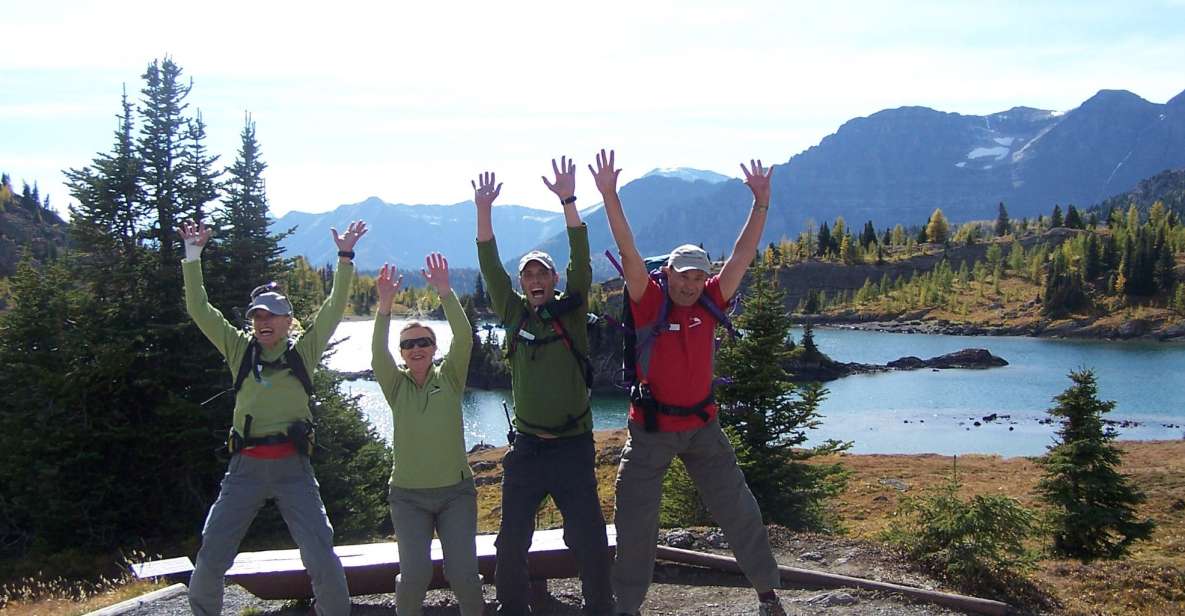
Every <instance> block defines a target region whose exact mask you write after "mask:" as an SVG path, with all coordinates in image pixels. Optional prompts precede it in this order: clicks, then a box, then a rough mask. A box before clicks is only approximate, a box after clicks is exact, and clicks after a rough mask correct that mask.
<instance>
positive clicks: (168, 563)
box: [132, 556, 193, 584]
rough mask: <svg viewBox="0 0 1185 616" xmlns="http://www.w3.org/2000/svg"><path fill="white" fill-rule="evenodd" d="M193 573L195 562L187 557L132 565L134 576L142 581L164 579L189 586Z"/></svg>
mask: <svg viewBox="0 0 1185 616" xmlns="http://www.w3.org/2000/svg"><path fill="white" fill-rule="evenodd" d="M191 573H193V561H191V560H189V558H188V557H185V556H182V557H179V558H167V559H165V560H154V561H149V562H146V563H136V564H133V565H132V574H133V575H135V576H136V577H137V578H140V579H141V580H146V579H151V578H164V579H166V580H169V581H170V582H182V583H186V584H188V583H189V574H191Z"/></svg>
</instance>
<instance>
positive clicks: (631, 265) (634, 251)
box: [588, 150, 650, 302]
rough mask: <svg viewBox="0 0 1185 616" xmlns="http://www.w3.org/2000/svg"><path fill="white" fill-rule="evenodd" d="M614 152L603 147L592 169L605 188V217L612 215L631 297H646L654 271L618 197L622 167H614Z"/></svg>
mask: <svg viewBox="0 0 1185 616" xmlns="http://www.w3.org/2000/svg"><path fill="white" fill-rule="evenodd" d="M614 157H615V155H614V152H613V150H609V153H608V154H605V150H601V153H600V154H597V168H596V169H593V166H592V165H589V166H588V170H589V171H591V172H592V176H593V181H594V182H596V185H597V190H599V191H601V199H602V200H603V201H604V202H605V217H606V218H608V219H609V230H610V231H611V232H612V233H613V241H614V242H616V243H617V251H618V252H619V253H621V268H622V269H623V270H625V286H626V288H627V289H629V293H630V299H631V300H633V301H635V302H640V301H642V294H643V293H645V292H646V284H647V279H648V278H649V277H650V273H649V272H647V271H646V262H645V261H643V260H642V255H641V254H640V253H638V246H637V245H636V244H635V243H634V233H633V231H631V230H630V223H629V221H627V220H626V219H625V210H623V209H622V207H621V199H619V198H618V197H617V175H618V174H619V173H621V169H614V168H613V163H614Z"/></svg>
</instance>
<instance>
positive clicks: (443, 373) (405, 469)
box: [370, 293, 473, 489]
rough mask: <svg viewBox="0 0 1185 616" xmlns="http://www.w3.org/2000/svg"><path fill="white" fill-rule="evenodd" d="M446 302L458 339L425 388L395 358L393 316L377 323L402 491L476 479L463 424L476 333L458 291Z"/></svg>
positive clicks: (378, 357)
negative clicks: (389, 342) (390, 340)
mask: <svg viewBox="0 0 1185 616" xmlns="http://www.w3.org/2000/svg"><path fill="white" fill-rule="evenodd" d="M441 304H443V305H444V315H445V317H446V318H447V319H448V324H449V328H450V329H451V330H452V332H453V341H452V344H450V345H449V349H448V354H447V355H445V356H444V361H442V362H440V364H439V365H434V366H432V368H431V369H430V370H429V371H428V379H427V380H426V381H424V385H423V387H420V386H418V385H416V382H415V379H413V378H412V376H411V371H410V370H408V369H407V368H406V367H397V366H396V365H395V358H394V357H392V356H391V351H390V350H389V349H388V346H387V337H388V334H389V331H390V329H391V315H390V314H385V315H384V314H380V315H378V316H376V317H375V319H374V336H373V337H372V338H371V349H370V351H371V352H370V356H371V359H370V366H371V367H372V368H374V379H375V380H376V381H378V384H379V386H380V387H381V388H382V390H383V395H384V396H385V397H386V398H387V404H389V405H391V416H392V418H393V419H394V421H393V422H392V425H393V426H394V428H395V435H394V439H393V440H392V441H391V442H392V443H394V445H395V465H394V467H393V468H392V469H391V485H392V486H394V487H397V488H405V489H417V488H442V487H445V486H451V485H453V484H455V483H457V482H458V481H461V480H463V479H466V478H469V477H472V476H473V471H472V470H470V468H469V460H468V458H467V457H466V455H465V433H464V428H463V427H462V421H461V401H462V398H464V396H465V379H466V376H468V374H469V356H470V355H471V354H472V352H473V330H472V329H471V328H470V326H469V319H467V318H465V310H464V309H463V308H461V302H460V301H458V300H457V295H456V294H455V293H449V294H448V295H446V296H445V297H443V298H441ZM396 344H398V342H397V343H396Z"/></svg>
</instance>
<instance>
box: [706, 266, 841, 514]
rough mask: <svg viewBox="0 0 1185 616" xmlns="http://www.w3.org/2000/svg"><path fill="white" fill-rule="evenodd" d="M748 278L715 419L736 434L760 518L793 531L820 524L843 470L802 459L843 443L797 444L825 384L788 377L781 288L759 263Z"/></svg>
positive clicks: (812, 422) (816, 419)
mask: <svg viewBox="0 0 1185 616" xmlns="http://www.w3.org/2000/svg"><path fill="white" fill-rule="evenodd" d="M751 279H752V284H751V285H750V287H749V292H748V293H747V294H746V296H745V300H744V311H743V312H742V313H741V315H740V316H739V317H738V318H737V320H736V325H737V328H738V329H740V330H742V331H744V332H745V335H744V337H742V338H738V339H736V340H731V341H729V342H727V343H726V344H725V345H724V346H722V347H721V349H720V354H719V359H718V366H719V370H720V373H721V374H726V375H728V376H729V377H730V379H731V383H730V384H728V385H725V386H723V387H721V388H720V389H719V390H718V392H717V400H718V401H719V402H720V406H721V413H720V420H721V423H723V424H724V425H725V426H726V427H727V428H728V429H730V430H732V431H733V432H734V433H735V434H736V437H737V440H738V443H739V447H738V448H737V458H738V462H739V463H740V466H741V469H742V470H743V471H744V472H745V477H746V478H747V480H748V483H749V487H750V489H752V491H753V495H754V496H756V497H757V501H758V503H760V504H761V510H762V513H763V515H764V516H765V518H766V520H767V521H768V522H774V523H779V524H783V525H786V526H789V527H791V528H797V529H805V528H826V527H828V525H829V520H828V518H827V515H826V511H825V504H826V502H827V500H828V499H830V498H832V497H834V496H836V495H837V494H838V493H839V492H840V491H841V490H842V489H843V487H844V482H845V478H846V473H845V471H844V470H843V468H842V466H840V465H838V464H807V463H806V460H809V459H811V458H813V457H815V456H818V455H822V454H828V453H834V452H837V451H842V450H843V449H846V448H847V446H848V445H847V444H843V443H838V442H835V441H828V442H826V443H824V444H821V445H818V446H816V447H812V448H805V449H803V448H800V447H801V445H802V444H803V443H804V442H806V439H807V436H806V431H807V430H810V429H813V428H815V427H817V426H818V425H819V424H820V422H821V419H822V418H821V417H820V415H819V414H818V405H819V402H820V401H821V400H822V399H823V397H824V396H825V395H826V390H824V389H823V388H822V387H821V386H819V385H818V384H813V385H810V386H802V387H799V386H796V385H794V384H793V383H792V382H791V381H790V375H789V374H788V373H787V372H786V369H785V368H784V367H783V366H784V365H785V363H786V361H787V360H788V359H789V354H790V351H789V348H788V347H787V344H786V340H787V338H788V336H789V332H790V326H791V322H790V317H789V315H788V314H786V311H785V309H784V307H783V298H784V295H785V293H784V291H782V290H780V289H778V287H777V283H776V278H775V277H774V276H773V275H772V274H771V272H770V270H768V269H767V268H766V267H765V265H764V264H760V263H758V264H757V265H756V267H754V268H753V269H752V271H751Z"/></svg>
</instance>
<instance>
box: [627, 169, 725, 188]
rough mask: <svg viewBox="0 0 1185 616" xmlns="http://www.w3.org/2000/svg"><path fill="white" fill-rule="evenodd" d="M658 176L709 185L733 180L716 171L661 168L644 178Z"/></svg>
mask: <svg viewBox="0 0 1185 616" xmlns="http://www.w3.org/2000/svg"><path fill="white" fill-rule="evenodd" d="M652 175H658V176H662V177H668V178H677V179H680V180H685V181H687V182H707V183H709V184H719V183H721V182H727V181H728V180H730V179H732V178H730V177H728V176H727V175H722V174H719V173H716V172H715V171H705V170H703V169H692V168H690V167H659V168H657V169H654V170H652V171H651V172H650V173H647V174H646V175H645V176H642V177H649V176H652Z"/></svg>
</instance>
